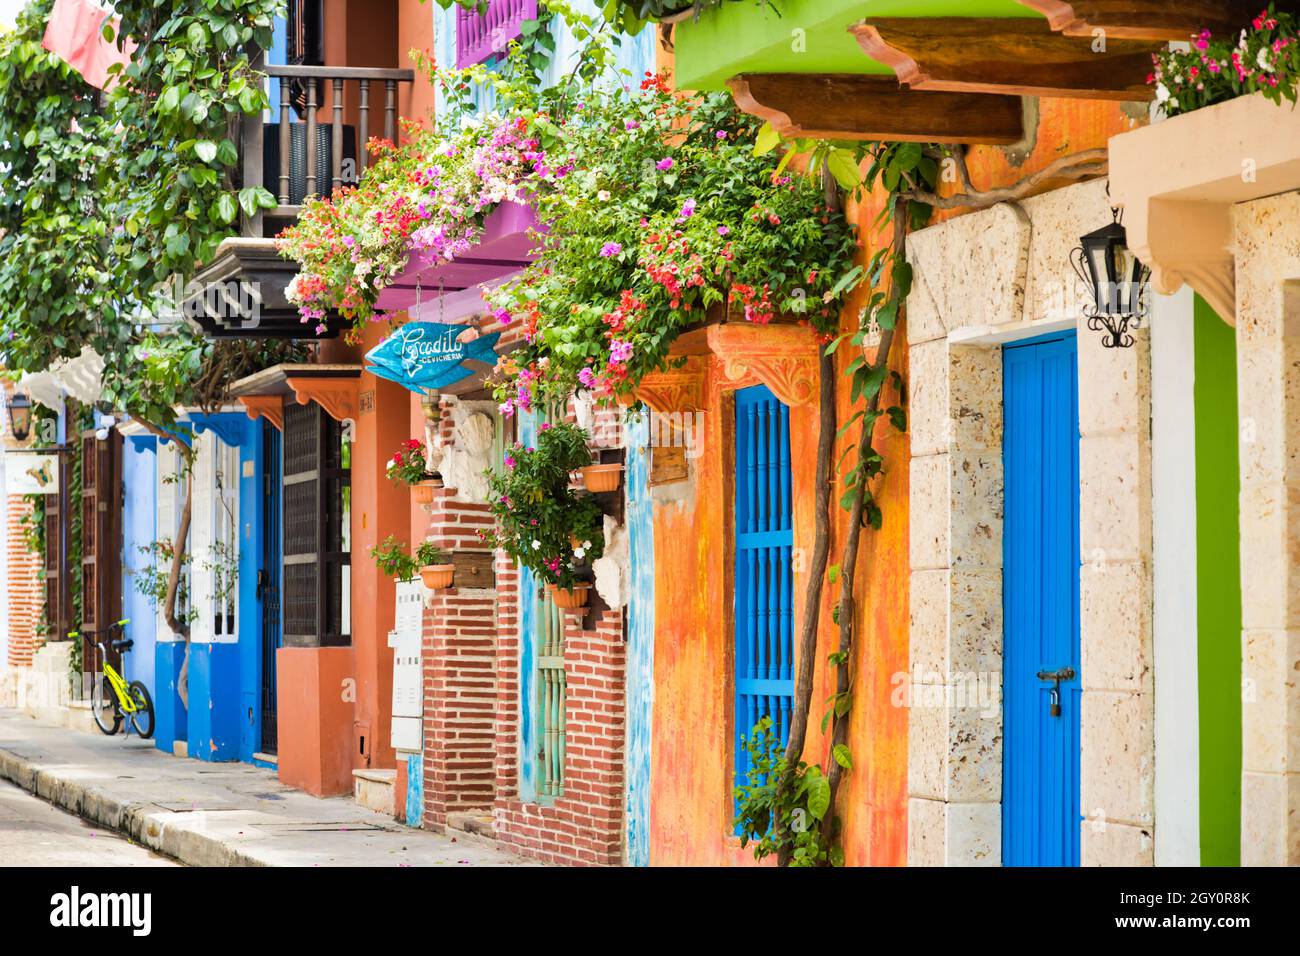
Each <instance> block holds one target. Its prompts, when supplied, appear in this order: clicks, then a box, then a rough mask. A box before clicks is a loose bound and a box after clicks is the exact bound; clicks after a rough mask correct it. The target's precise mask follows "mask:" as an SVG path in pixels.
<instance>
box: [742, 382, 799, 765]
mask: <svg viewBox="0 0 1300 956" xmlns="http://www.w3.org/2000/svg"><path fill="white" fill-rule="evenodd" d="M735 448H736V471H735V476H736V482H735V489H736V490H735V502H736V565H735V575H734V580H735V616H736V633H735V642H736V646H735V659H736V700H735V714H734V722H735V753H734V759H735V772H736V783H738V784H745V783H748V782H749V781H748V774H749V755H748V754H747V753H746V752H745V748H744V742H743V738H746V737H748V736H749V735H750V732H751V730H752V729H753V727H754V725H755V724H756V723H758V721H759V720H761V719H762V718H764V717H770V718H771V720H772V724H773V732H774V733H775V734H776V736H777V738H778V739H780V740H781V741H782V742H784V741H785V740H786V738H787V736H788V734H789V729H790V706H791V704H792V702H793V699H794V680H793V671H794V643H793V641H794V639H793V631H794V593H793V586H794V581H793V573H792V569H791V560H792V557H793V554H792V552H793V549H794V522H793V519H792V510H791V494H790V410H789V408H787V407H786V406H785V405H783V404H782V403H781V402H780V400H779V399H777V397H776V396H775V395H773V394H772V392H771V390H770V389H768V388H767V387H766V386H762V385H756V386H754V387H752V388H746V389H741V390H740V391H737V392H736V443H735Z"/></svg>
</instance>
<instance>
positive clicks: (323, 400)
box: [285, 377, 361, 423]
mask: <svg viewBox="0 0 1300 956" xmlns="http://www.w3.org/2000/svg"><path fill="white" fill-rule="evenodd" d="M285 382H286V383H287V384H288V385H289V387H290V388H291V389H293V395H294V398H296V399H297V400H298V404H299V405H306V404H307V403H308V402H315V403H316V404H317V405H319V406H320V407H321V408H323V409H325V412H326V414H328V415H329V417H330V418H332V419H334V420H335V421H338V422H345V421H350V422H354V423H355V422H356V420H357V392H358V391H359V390H360V386H361V380H360V379H358V378H352V377H349V378H296V377H290V378H286V379H285Z"/></svg>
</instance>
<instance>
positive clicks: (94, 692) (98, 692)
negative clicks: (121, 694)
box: [90, 674, 122, 737]
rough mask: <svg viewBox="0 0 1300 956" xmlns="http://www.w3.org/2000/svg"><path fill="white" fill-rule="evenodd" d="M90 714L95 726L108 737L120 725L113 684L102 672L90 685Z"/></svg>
mask: <svg viewBox="0 0 1300 956" xmlns="http://www.w3.org/2000/svg"><path fill="white" fill-rule="evenodd" d="M90 715H91V716H92V717H94V718H95V726H96V727H98V728H99V729H100V730H102V731H103V732H104V733H106V734H108V735H109V736H110V737H111V736H112V735H113V734H115V733H117V729H118V728H119V727H120V726H122V713H121V711H119V710H118V707H117V695H116V693H114V691H113V685H112V684H110V683H109V681H108V678H107V677H105V676H104V675H102V674H101V675H100V676H99V677H98V678H96V679H95V680H94V681H92V682H91V685H90Z"/></svg>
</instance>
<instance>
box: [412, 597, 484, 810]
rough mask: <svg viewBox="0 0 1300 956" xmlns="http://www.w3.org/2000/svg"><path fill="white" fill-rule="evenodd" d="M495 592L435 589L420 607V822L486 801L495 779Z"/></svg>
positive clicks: (477, 806) (476, 807)
mask: <svg viewBox="0 0 1300 956" xmlns="http://www.w3.org/2000/svg"><path fill="white" fill-rule="evenodd" d="M495 607H496V596H495V594H494V593H493V592H492V591H490V590H478V589H472V590H471V589H459V590H458V589H455V588H450V589H448V590H446V591H435V592H434V595H433V597H432V598H431V599H430V600H429V602H428V604H427V605H426V608H425V612H424V642H423V653H422V656H421V664H422V667H423V673H424V825H425V827H426V828H428V829H432V830H442V829H443V828H445V827H446V825H447V814H448V813H449V812H452V811H456V810H469V809H487V808H490V807H491V806H492V804H493V800H494V798H495V795H496V791H495V788H494V786H493V763H494V760H493V755H494V752H495V749H494V743H495V740H494V727H493V717H494V710H495V703H496V702H495V697H496V659H495V650H496V648H495V644H496V627H495V624H494V621H493V617H494V610H495Z"/></svg>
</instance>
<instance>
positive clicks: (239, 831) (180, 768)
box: [0, 709, 529, 867]
mask: <svg viewBox="0 0 1300 956" xmlns="http://www.w3.org/2000/svg"><path fill="white" fill-rule="evenodd" d="M0 778H4V779H8V780H12V781H13V782H14V783H16V784H18V785H19V786H20V787H22V788H23V789H25V790H29V791H31V792H33V793H35V794H36V795H37V796H39V797H41V798H43V799H44V800H47V801H49V802H50V803H53V804H55V805H56V806H60V807H63V808H64V809H66V810H70V811H71V812H73V813H76V814H78V815H80V816H81V817H83V818H85V819H87V820H89V821H91V822H93V823H96V824H98V825H100V826H102V827H105V828H108V829H111V830H116V831H118V832H120V833H123V834H125V835H126V836H128V837H130V838H131V839H132V840H134V841H135V842H137V843H140V844H142V845H144V846H147V847H149V848H150V849H153V850H157V851H158V852H160V853H165V854H167V855H168V856H171V857H174V858H176V859H178V860H180V861H181V862H182V863H188V864H190V865H192V866H453V867H454V866H525V865H529V864H528V861H525V860H522V859H520V858H519V857H516V856H513V855H511V854H509V853H505V852H503V851H501V850H498V849H496V848H495V847H493V846H491V845H490V844H489V843H488V842H487V841H486V840H483V841H479V840H478V839H476V838H474V837H471V836H468V835H461V836H459V837H458V838H457V839H452V838H449V837H443V836H438V835H436V834H433V833H429V832H428V831H425V830H414V829H411V828H410V827H405V826H402V825H401V824H399V823H397V822H395V821H394V820H392V819H390V818H388V817H386V816H384V815H382V814H379V813H375V812H373V811H371V810H366V809H364V808H363V807H359V806H357V805H356V804H355V803H354V802H353V801H352V800H351V799H350V798H347V797H332V798H329V799H323V800H322V799H317V798H316V797H312V796H308V795H307V794H305V793H302V792H300V791H298V790H294V789H292V788H290V787H287V786H285V785H284V784H282V783H280V781H279V780H278V779H277V778H276V776H275V774H274V773H272V772H271V771H269V770H263V769H262V768H260V767H253V766H249V765H248V764H243V763H205V762H203V761H199V760H187V759H184V758H179V757H171V756H168V755H167V754H164V753H162V752H161V751H159V750H156V749H154V747H153V746H152V744H150V743H149V742H147V741H141V740H139V739H137V738H136V737H123V736H122V735H121V734H119V735H117V736H115V737H105V736H103V735H100V734H95V735H92V734H86V733H80V732H78V731H75V730H68V729H66V728H64V727H56V726H53V725H50V724H45V723H41V722H39V721H35V720H32V719H31V718H29V717H27V716H26V715H24V714H21V713H19V712H18V711H14V710H2V709H0ZM3 859H4V848H3V847H0V863H2V862H3Z"/></svg>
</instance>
